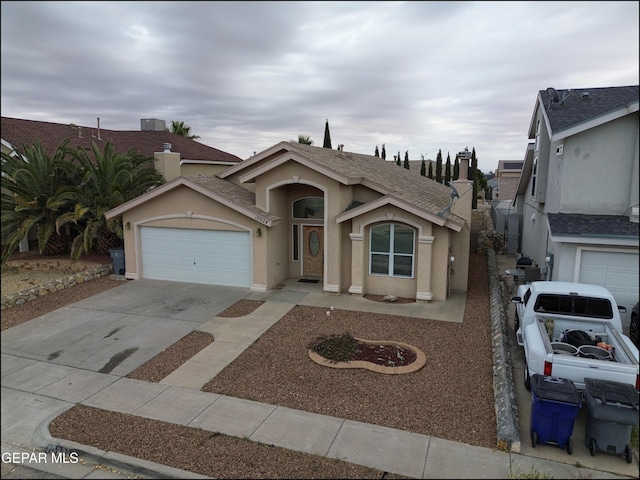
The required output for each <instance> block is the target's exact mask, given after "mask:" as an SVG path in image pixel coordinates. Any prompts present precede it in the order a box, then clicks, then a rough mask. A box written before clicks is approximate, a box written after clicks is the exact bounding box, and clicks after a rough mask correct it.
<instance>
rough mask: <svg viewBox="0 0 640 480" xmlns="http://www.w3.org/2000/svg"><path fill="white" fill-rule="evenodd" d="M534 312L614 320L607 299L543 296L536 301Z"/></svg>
mask: <svg viewBox="0 0 640 480" xmlns="http://www.w3.org/2000/svg"><path fill="white" fill-rule="evenodd" d="M534 310H535V311H536V312H546V313H559V314H564V315H575V316H581V317H592V318H593V317H595V318H613V309H612V307H611V302H610V301H609V300H607V299H606V298H590V297H576V296H572V295H545V294H542V295H540V296H538V298H537V299H536V304H535V307H534Z"/></svg>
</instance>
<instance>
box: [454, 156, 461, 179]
mask: <svg viewBox="0 0 640 480" xmlns="http://www.w3.org/2000/svg"><path fill="white" fill-rule="evenodd" d="M459 176H460V158H459V157H458V155H457V154H456V159H455V162H454V163H453V179H454V180H458V177H459Z"/></svg>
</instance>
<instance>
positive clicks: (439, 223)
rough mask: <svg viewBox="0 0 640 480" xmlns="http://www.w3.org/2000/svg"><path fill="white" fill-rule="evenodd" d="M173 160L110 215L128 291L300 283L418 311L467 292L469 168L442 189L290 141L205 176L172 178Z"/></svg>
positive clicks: (387, 165)
mask: <svg viewBox="0 0 640 480" xmlns="http://www.w3.org/2000/svg"><path fill="white" fill-rule="evenodd" d="M170 155H171V154H168V156H167V157H166V158H162V162H164V163H163V166H162V168H163V169H164V170H163V171H165V172H174V173H173V174H170V175H169V176H168V177H167V180H168V181H167V183H166V184H164V185H162V186H160V187H157V188H155V189H154V190H152V191H150V192H148V193H146V194H144V195H142V196H140V197H138V198H136V199H134V200H131V201H129V202H127V203H125V204H123V205H120V206H119V207H117V208H115V209H113V210H110V211H109V212H107V214H106V216H107V218H113V217H117V216H121V217H122V221H123V225H124V233H125V237H124V250H125V264H126V273H125V275H126V277H127V278H129V279H140V278H152V279H164V280H177V281H185V282H198V283H211V284H221V285H232V286H238V287H246V288H248V289H251V290H256V291H266V290H269V289H272V288H274V287H276V286H277V285H278V284H280V283H282V282H283V281H285V280H287V279H291V278H294V279H296V278H297V279H304V280H311V281H318V282H321V284H322V286H323V290H324V291H325V292H327V293H346V292H349V293H352V294H365V293H369V294H378V295H396V296H402V297H408V298H415V299H416V300H418V301H430V300H445V299H446V298H447V297H448V295H449V293H450V291H452V290H458V291H466V289H467V279H468V264H469V261H468V260H469V240H470V218H471V201H472V198H471V197H472V194H471V193H470V191H471V188H472V184H471V182H470V181H469V180H466V177H467V171H468V163H467V162H466V161H465V162H463V164H461V166H460V178H461V179H465V180H459V181H456V182H453V188H450V187H449V186H445V185H441V184H439V183H436V182H435V181H433V180H430V179H429V178H427V177H423V176H421V175H420V174H419V172H415V171H410V170H407V169H405V168H402V167H399V166H397V165H396V164H395V163H393V162H387V161H384V160H382V159H380V158H378V157H375V156H370V155H361V154H357V153H350V152H345V151H342V150H332V149H328V148H321V147H313V146H308V145H302V144H299V143H294V142H287V141H284V142H281V143H278V144H276V145H274V146H272V147H271V148H268V149H266V150H264V151H262V152H260V153H258V154H256V155H254V156H252V157H250V158H249V159H247V160H244V161H242V162H240V163H238V164H236V165H234V166H230V167H228V168H226V169H225V170H222V171H220V172H217V173H216V174H215V175H208V176H205V175H202V174H195V175H184V174H181V175H179V176H175V177H174V175H175V174H176V173H179V169H177V168H175V166H172V165H171V157H170ZM156 159H157V160H158V156H157V155H156ZM162 162H161V163H162Z"/></svg>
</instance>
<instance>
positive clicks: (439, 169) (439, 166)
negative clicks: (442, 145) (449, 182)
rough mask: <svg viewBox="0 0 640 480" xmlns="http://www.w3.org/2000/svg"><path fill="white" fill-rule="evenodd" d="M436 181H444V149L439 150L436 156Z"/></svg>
mask: <svg viewBox="0 0 640 480" xmlns="http://www.w3.org/2000/svg"><path fill="white" fill-rule="evenodd" d="M436 182H438V183H442V150H438V156H437V157H436Z"/></svg>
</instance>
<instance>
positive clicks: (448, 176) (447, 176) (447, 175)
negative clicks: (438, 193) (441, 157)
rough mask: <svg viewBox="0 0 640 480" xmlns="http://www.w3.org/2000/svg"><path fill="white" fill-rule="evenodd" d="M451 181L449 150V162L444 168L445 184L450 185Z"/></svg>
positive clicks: (448, 155)
mask: <svg viewBox="0 0 640 480" xmlns="http://www.w3.org/2000/svg"><path fill="white" fill-rule="evenodd" d="M450 181H451V154H450V153H449V152H447V163H446V165H445V168H444V184H445V185H449V182H450Z"/></svg>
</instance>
